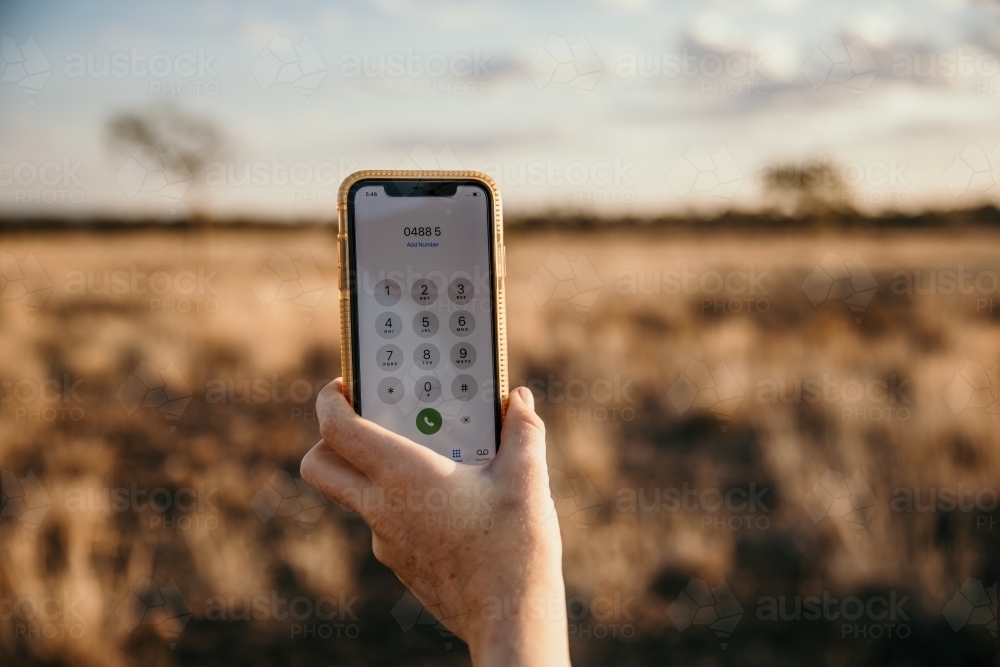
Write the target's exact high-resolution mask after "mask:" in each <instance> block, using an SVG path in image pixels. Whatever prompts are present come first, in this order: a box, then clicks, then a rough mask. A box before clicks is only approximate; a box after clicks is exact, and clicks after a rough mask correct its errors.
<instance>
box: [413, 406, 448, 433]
mask: <svg viewBox="0 0 1000 667" xmlns="http://www.w3.org/2000/svg"><path fill="white" fill-rule="evenodd" d="M443 422H444V420H443V419H442V418H441V413H440V412H438V411H437V410H435V409H434V408H424V409H423V410H421V411H420V412H418V413H417V429H418V430H419V431H420V432H421V433H424V434H426V435H433V434H435V433H437V432H438V431H440V430H441V424H442V423H443Z"/></svg>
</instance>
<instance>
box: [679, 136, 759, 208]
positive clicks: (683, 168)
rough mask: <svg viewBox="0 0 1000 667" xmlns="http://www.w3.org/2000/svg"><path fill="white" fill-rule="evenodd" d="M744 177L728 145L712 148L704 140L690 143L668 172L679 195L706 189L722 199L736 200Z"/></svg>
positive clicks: (717, 200)
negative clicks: (698, 142)
mask: <svg viewBox="0 0 1000 667" xmlns="http://www.w3.org/2000/svg"><path fill="white" fill-rule="evenodd" d="M743 178H744V176H743V170H742V169H740V167H739V165H737V164H736V160H734V159H733V156H732V154H731V153H730V152H729V149H728V148H726V147H725V146H719V148H718V149H716V150H715V151H714V152H713V151H710V150H709V149H708V148H707V147H706V146H703V145H701V144H691V145H690V146H689V147H688V149H687V150H686V151H685V152H684V156H683V157H682V158H681V159H680V160H678V161H677V163H676V164H674V166H673V167H671V168H670V171H669V172H667V182H668V183H669V184H670V187H671V188H673V190H674V192H676V193H677V196H678V197H684V196H686V195H688V194H690V193H705V194H708V195H710V196H711V197H712V199H713V200H714V201H716V202H722V203H728V202H731V201H732V200H733V197H735V196H736V192H737V191H738V190H739V189H740V186H741V185H743Z"/></svg>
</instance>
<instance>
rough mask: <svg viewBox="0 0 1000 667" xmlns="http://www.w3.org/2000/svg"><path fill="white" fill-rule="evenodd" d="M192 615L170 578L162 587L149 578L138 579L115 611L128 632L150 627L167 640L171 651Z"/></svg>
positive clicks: (175, 583)
mask: <svg viewBox="0 0 1000 667" xmlns="http://www.w3.org/2000/svg"><path fill="white" fill-rule="evenodd" d="M192 615H193V614H192V611H191V607H190V605H188V602H187V600H186V599H185V598H184V595H182V594H181V590H180V588H179V587H178V586H177V582H175V581H174V580H173V579H171V580H170V581H168V582H167V585H166V586H163V587H162V588H161V587H159V586H157V585H156V582H155V581H153V580H152V579H140V580H139V581H137V582H136V583H135V585H134V586H133V587H132V589H131V590H130V591H129V593H128V595H127V596H126V597H125V599H124V600H122V601H121V604H119V605H118V611H117V616H118V620H119V621H121V624H122V625H123V626H124V627H125V629H126V630H127V631H128V632H132V631H133V630H135V629H136V628H138V627H139V626H140V625H150V626H152V627H153V629H154V630H155V631H156V633H157V634H158V635H160V637H162V638H163V639H165V640H167V642H168V643H169V644H170V648H175V647H176V646H177V640H178V639H179V638H180V636H181V633H182V632H183V631H184V626H186V625H187V623H188V621H190V620H191V616H192Z"/></svg>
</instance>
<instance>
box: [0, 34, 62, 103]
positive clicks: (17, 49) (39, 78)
mask: <svg viewBox="0 0 1000 667" xmlns="http://www.w3.org/2000/svg"><path fill="white" fill-rule="evenodd" d="M51 73H52V65H51V64H49V61H48V59H47V58H46V57H45V54H44V53H42V49H41V48H40V47H39V46H38V42H36V41H35V38H34V37H28V39H26V40H25V41H24V43H22V44H18V43H17V40H16V39H14V38H13V37H9V36H8V35H2V36H0V81H3V82H4V83H16V84H17V85H18V87H19V88H20V89H21V90H23V91H24V93H25V94H26V95H28V96H29V97H28V106H32V107H33V106H35V100H34V96H35V95H38V93H39V92H40V91H41V90H42V86H44V85H45V81H46V80H48V78H49V74H51Z"/></svg>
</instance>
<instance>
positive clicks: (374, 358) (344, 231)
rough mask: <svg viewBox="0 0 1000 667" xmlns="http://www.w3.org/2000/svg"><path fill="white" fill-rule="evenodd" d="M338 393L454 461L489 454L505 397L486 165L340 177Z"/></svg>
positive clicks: (495, 218) (496, 223) (500, 281)
mask: <svg viewBox="0 0 1000 667" xmlns="http://www.w3.org/2000/svg"><path fill="white" fill-rule="evenodd" d="M338 213H339V218H340V219H339V234H338V242H339V249H340V308H341V350H342V352H341V361H342V367H343V373H344V391H345V394H346V395H347V399H348V400H349V401H350V402H351V404H352V405H353V406H354V409H355V411H357V413H358V414H360V415H362V416H363V417H365V418H366V419H370V420H371V421H373V422H375V423H376V424H379V425H380V426H383V427H385V428H387V429H389V430H391V431H393V432H395V433H398V434H400V435H403V436H405V437H407V438H409V439H411V440H413V441H415V442H418V443H420V444H421V445H424V446H425V447H428V448H430V449H432V450H434V451H435V452H437V453H438V454H440V455H442V456H445V457H447V458H449V459H452V460H454V461H458V462H461V463H472V464H482V463H486V462H487V461H490V460H491V459H493V457H494V456H496V452H497V447H498V446H499V444H500V429H501V426H502V423H503V416H504V411H505V408H506V404H507V350H506V333H505V319H504V275H505V251H504V245H503V222H502V218H501V210H500V194H499V192H498V191H497V188H496V185H495V184H494V182H493V180H492V179H491V178H490V177H489V176H487V175H486V174H482V173H479V172H472V171H469V172H463V171H362V172H357V173H355V174H352V175H351V176H349V177H347V179H345V180H344V182H343V184H341V186H340V193H339V196H338Z"/></svg>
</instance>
